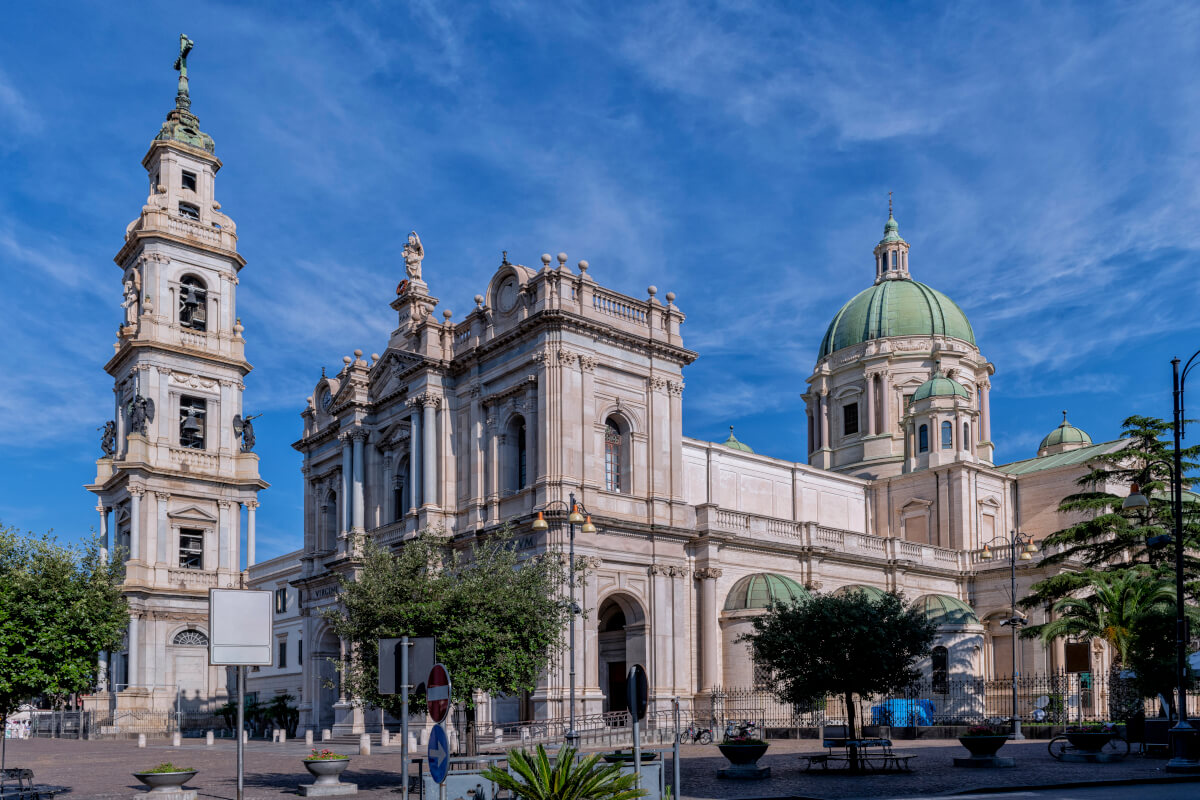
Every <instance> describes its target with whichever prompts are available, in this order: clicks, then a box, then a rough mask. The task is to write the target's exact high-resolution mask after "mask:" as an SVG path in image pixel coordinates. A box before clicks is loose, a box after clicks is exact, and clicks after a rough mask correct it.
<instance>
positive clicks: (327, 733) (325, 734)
mask: <svg viewBox="0 0 1200 800" xmlns="http://www.w3.org/2000/svg"><path fill="white" fill-rule="evenodd" d="M332 738H333V731H331V730H329V728H326V729H325V730H323V731H321V741H322V742H328V741H329V740H330V739H332Z"/></svg>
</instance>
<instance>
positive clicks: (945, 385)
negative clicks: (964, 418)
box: [912, 368, 968, 403]
mask: <svg viewBox="0 0 1200 800" xmlns="http://www.w3.org/2000/svg"><path fill="white" fill-rule="evenodd" d="M953 396H958V397H967V396H968V395H967V390H966V388H965V387H964V386H963V385H962V384H961V383H959V382H958V381H956V380H951V379H950V378H947V377H946V376H945V375H943V374H942V370H941V369H940V368H939V369H938V370H937V371H936V372H934V373H933V377H932V378H930V379H929V380H927V381H925V382H924V383H922V384H921V385H920V386H918V387H917V390H916V391H915V392H913V397H912V399H913V402H914V403H915V402H917V401H918V400H924V399H925V398H927V397H953Z"/></svg>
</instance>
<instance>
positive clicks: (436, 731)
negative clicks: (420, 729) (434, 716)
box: [429, 725, 450, 784]
mask: <svg viewBox="0 0 1200 800" xmlns="http://www.w3.org/2000/svg"><path fill="white" fill-rule="evenodd" d="M449 771H450V738H449V737H448V736H446V729H445V728H443V727H442V726H441V725H434V726H433V730H431V731H430V732H429V774H430V775H431V776H432V777H433V779H434V780H435V781H437V782H438V783H440V784H444V783H445V782H446V773H447V772H449Z"/></svg>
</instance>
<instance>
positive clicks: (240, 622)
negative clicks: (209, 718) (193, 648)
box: [208, 589, 274, 800]
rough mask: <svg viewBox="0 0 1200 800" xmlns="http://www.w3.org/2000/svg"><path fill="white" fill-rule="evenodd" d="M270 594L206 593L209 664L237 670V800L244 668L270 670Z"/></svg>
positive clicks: (242, 778) (241, 765)
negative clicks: (268, 668) (264, 668)
mask: <svg viewBox="0 0 1200 800" xmlns="http://www.w3.org/2000/svg"><path fill="white" fill-rule="evenodd" d="M271 600H272V593H271V592H260V591H252V590H249V589H209V590H208V663H209V664H211V665H213V666H232V667H237V800H243V791H244V788H245V772H244V767H245V743H244V742H243V741H242V730H243V728H244V727H245V724H246V667H269V666H271V664H272V663H274V660H273V659H272V657H271V639H272V636H271Z"/></svg>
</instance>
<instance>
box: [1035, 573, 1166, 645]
mask: <svg viewBox="0 0 1200 800" xmlns="http://www.w3.org/2000/svg"><path fill="white" fill-rule="evenodd" d="M1078 577H1079V578H1080V579H1081V580H1085V581H1087V583H1086V588H1085V591H1087V592H1088V594H1087V595H1086V596H1084V597H1064V598H1062V599H1060V600H1057V601H1056V602H1055V603H1054V605H1053V606H1052V607H1051V610H1052V611H1054V612H1055V613H1056V614H1057V615H1058V616H1057V617H1056V618H1055V619H1053V620H1050V621H1049V622H1046V623H1043V624H1041V625H1033V626H1031V627H1029V628H1026V629H1025V630H1024V631H1022V632H1021V636H1022V637H1024V638H1033V637H1035V636H1036V637H1039V638H1040V639H1041V640H1042V642H1043V643H1044V644H1050V643H1051V642H1053V641H1054V640H1055V639H1059V638H1062V637H1065V636H1074V637H1076V638H1080V639H1103V640H1104V641H1106V642H1108V644H1109V645H1110V646H1111V647H1112V649H1113V652H1114V653H1115V654H1116V657H1115V658H1114V662H1115V663H1116V664H1124V663H1125V662H1127V661H1128V660H1129V653H1130V644H1131V642H1132V640H1133V637H1134V635H1135V633H1136V631H1137V629H1138V626H1139V625H1140V624H1141V621H1142V619H1143V618H1144V617H1145V615H1146V614H1147V613H1148V612H1149V611H1151V610H1153V609H1155V608H1161V607H1162V606H1164V605H1167V604H1170V605H1171V606H1172V607H1173V606H1174V599H1175V589H1174V584H1173V581H1171V580H1169V579H1167V578H1165V577H1163V575H1162V574H1160V573H1155V572H1153V571H1152V570H1150V568H1148V567H1133V568H1129V569H1125V570H1122V571H1120V572H1101V571H1097V570H1086V571H1084V572H1080V573H1078Z"/></svg>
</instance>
